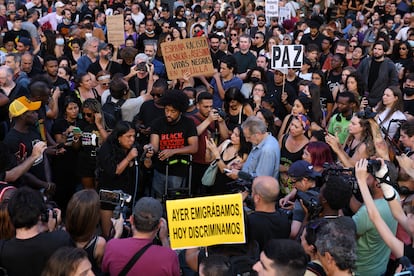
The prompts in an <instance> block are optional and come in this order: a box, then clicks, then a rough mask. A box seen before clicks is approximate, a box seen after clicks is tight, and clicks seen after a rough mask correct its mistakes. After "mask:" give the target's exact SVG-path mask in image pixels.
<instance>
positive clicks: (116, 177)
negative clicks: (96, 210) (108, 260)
mask: <svg viewBox="0 0 414 276" xmlns="http://www.w3.org/2000/svg"><path fill="white" fill-rule="evenodd" d="M134 145H135V128H134V127H133V125H132V124H131V123H130V122H127V121H121V122H119V123H118V124H117V125H116V127H115V129H114V130H113V131H112V133H111V134H110V135H109V136H108V138H107V139H106V141H105V142H104V143H103V144H102V146H101V148H100V150H99V152H98V154H97V160H98V162H97V168H98V190H101V189H104V190H111V191H113V190H122V191H123V192H124V193H127V194H130V195H131V196H133V197H135V195H136V192H137V188H138V187H137V186H138V183H136V180H137V173H138V167H137V166H135V162H134V161H135V160H136V158H137V157H138V150H137V149H136V148H135V147H134ZM114 208H115V206H114V205H110V204H108V203H102V204H101V226H102V234H103V235H104V237H106V238H108V237H109V234H110V230H111V226H112V223H111V218H112V215H113V210H114Z"/></svg>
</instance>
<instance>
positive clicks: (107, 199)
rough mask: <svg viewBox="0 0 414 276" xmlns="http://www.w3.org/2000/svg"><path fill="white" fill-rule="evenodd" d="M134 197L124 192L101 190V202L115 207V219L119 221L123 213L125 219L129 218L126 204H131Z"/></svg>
mask: <svg viewBox="0 0 414 276" xmlns="http://www.w3.org/2000/svg"><path fill="white" fill-rule="evenodd" d="M131 199H132V196H131V195H130V194H127V193H124V192H123V191H122V190H113V191H110V190H100V191H99V200H100V201H101V202H102V203H108V204H112V205H115V206H116V207H115V210H114V214H113V217H114V218H115V219H119V216H120V214H121V213H122V215H123V217H124V218H127V213H128V207H127V206H126V205H125V203H129V202H131Z"/></svg>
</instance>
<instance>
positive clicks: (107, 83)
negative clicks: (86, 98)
mask: <svg viewBox="0 0 414 276" xmlns="http://www.w3.org/2000/svg"><path fill="white" fill-rule="evenodd" d="M101 85H109V82H104V83H102V84H101Z"/></svg>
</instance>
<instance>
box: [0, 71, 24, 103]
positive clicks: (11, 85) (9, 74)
mask: <svg viewBox="0 0 414 276" xmlns="http://www.w3.org/2000/svg"><path fill="white" fill-rule="evenodd" d="M0 88H1V89H2V90H3V92H4V94H5V95H6V96H7V97H8V98H9V103H10V102H12V101H13V100H15V99H17V98H19V97H21V96H27V95H29V91H28V90H27V88H25V87H23V86H22V85H20V84H19V83H16V82H14V81H13V70H12V69H11V68H10V67H8V66H5V65H3V66H1V67H0Z"/></svg>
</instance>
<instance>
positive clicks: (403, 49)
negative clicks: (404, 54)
mask: <svg viewBox="0 0 414 276" xmlns="http://www.w3.org/2000/svg"><path fill="white" fill-rule="evenodd" d="M399 49H400V50H404V51H405V50H407V48H401V47H400V48H399Z"/></svg>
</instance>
